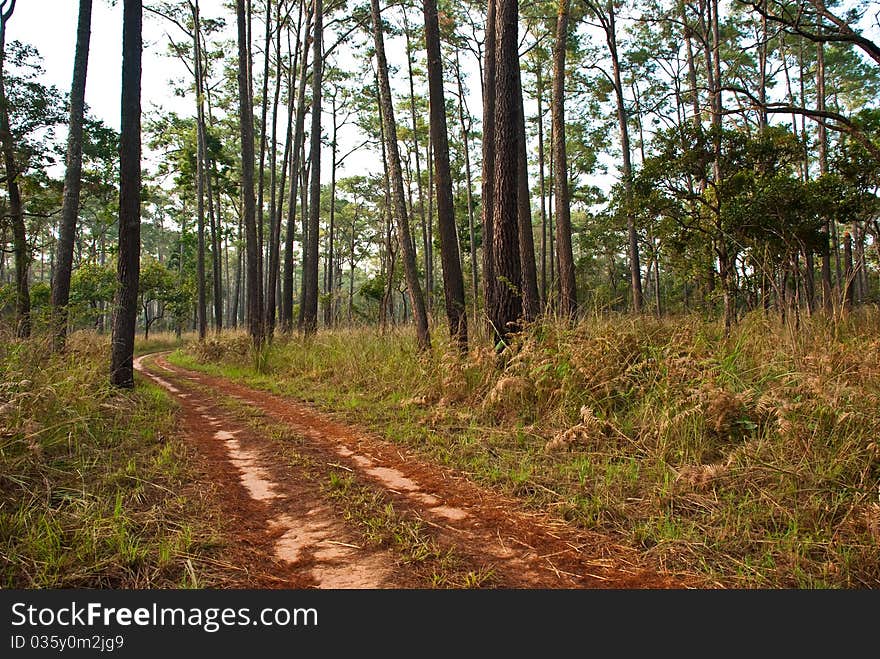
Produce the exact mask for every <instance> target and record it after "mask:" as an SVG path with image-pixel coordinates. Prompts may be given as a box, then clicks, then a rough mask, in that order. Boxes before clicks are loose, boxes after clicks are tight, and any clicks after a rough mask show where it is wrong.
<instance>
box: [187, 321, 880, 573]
mask: <svg viewBox="0 0 880 659" xmlns="http://www.w3.org/2000/svg"><path fill="white" fill-rule="evenodd" d="M878 337H880V314H878V313H877V312H876V311H872V310H865V311H863V312H861V313H859V314H853V315H852V316H850V317H849V318H847V319H845V320H838V321H837V322H831V321H829V320H827V319H823V318H815V319H812V320H808V321H807V320H805V321H804V323H803V324H802V326H801V327H800V328H799V329H798V330H797V331H793V330H792V329H791V328H783V327H780V326H779V325H778V322H776V321H774V320H772V319H767V318H765V317H763V316H762V315H760V314H758V315H753V316H750V317H747V318H746V319H745V320H744V321H743V322H742V323H740V324H739V325H738V326H737V327H736V328H735V329H734V330H733V332H732V333H731V335H730V336H728V337H725V335H724V333H723V328H721V327H720V326H718V325H717V324H714V323H710V322H706V321H704V320H701V319H697V318H693V317H678V318H672V319H664V320H657V319H653V318H648V317H631V316H624V315H620V316H606V317H597V318H592V319H589V320H585V321H582V322H581V323H579V324H578V325H577V326H574V327H569V326H568V325H566V324H561V323H555V322H545V323H541V324H536V325H534V326H532V327H530V328H528V329H527V331H526V332H524V333H523V335H522V337H521V338H520V339H519V340H518V341H517V342H516V343H515V344H514V345H513V346H511V348H510V349H509V350H508V351H506V352H505V353H504V354H503V355H501V356H498V355H496V354H495V353H494V352H493V351H491V350H489V349H488V348H485V349H484V348H482V347H472V349H471V352H470V353H469V354H468V355H466V356H460V355H459V354H458V353H457V351H456V350H455V349H454V347H453V346H452V345H451V344H450V343H449V342H448V340H446V339H445V338H444V337H443V331H442V328H436V330H435V332H434V340H435V346H434V349H433V350H432V351H430V352H428V353H424V354H419V353H418V352H417V351H416V349H415V340H414V336H412V334H411V333H410V332H409V331H408V330H405V329H403V330H395V331H392V332H387V333H385V334H384V335H383V334H380V333H379V332H377V331H376V330H370V329H358V330H338V331H322V332H321V333H319V334H318V335H317V336H316V337H313V338H310V339H303V338H301V337H297V336H294V337H290V338H286V337H277V338H276V339H275V342H274V343H273V345H272V346H271V348H270V349H268V351H267V354H266V355H264V356H262V358H261V362H262V363H261V367H260V369H259V372H258V371H257V370H256V369H255V368H254V359H253V356H252V355H251V354H250V348H249V342H248V340H247V338H246V337H245V336H243V335H227V336H224V337H222V338H219V339H218V338H212V339H209V340H208V341H207V342H205V343H202V344H193V345H192V346H191V347H190V348H189V349H188V350H187V351H185V352H179V353H177V354H176V355H175V356H174V359H175V361H177V362H178V363H179V364H182V365H186V366H195V367H198V368H201V369H203V370H208V371H212V372H215V373H222V374H225V375H227V376H231V377H235V378H238V379H241V380H244V381H247V382H249V383H250V384H252V385H254V386H258V387H262V388H264V389H269V390H272V391H275V392H279V393H284V394H287V395H291V396H295V397H297V398H300V399H304V400H308V401H312V402H314V403H315V404H317V405H318V406H320V407H322V408H324V409H327V410H332V411H335V412H336V413H339V414H342V415H344V416H345V417H347V418H348V419H349V420H352V421H357V422H360V423H363V424H365V425H368V426H369V427H371V428H372V429H374V430H377V431H380V432H382V433H384V435H385V436H386V437H388V438H389V439H391V440H393V441H397V442H401V443H404V444H407V445H408V446H410V447H411V448H415V449H417V450H420V451H421V452H422V453H423V454H425V455H427V456H430V457H431V458H432V459H435V460H437V461H439V462H442V463H444V464H447V465H450V466H453V467H456V468H458V469H460V470H462V471H464V472H466V473H468V474H470V475H471V476H472V477H474V478H476V479H478V480H480V481H482V482H484V483H487V484H490V485H492V486H495V487H499V488H501V489H503V490H504V491H506V492H508V493H510V494H513V495H516V496H518V497H520V498H521V499H522V500H523V501H524V502H525V503H526V504H527V505H529V506H534V507H537V508H542V509H546V510H549V511H551V512H553V513H555V514H557V515H559V516H561V517H563V518H565V519H568V520H570V521H571V522H573V523H575V524H577V525H580V526H582V527H585V528H591V529H597V530H600V531H603V532H607V533H612V534H615V535H616V536H617V537H619V538H622V539H624V540H625V541H627V542H628V543H629V544H631V545H633V546H635V547H637V548H640V549H642V550H643V552H644V554H645V556H646V559H648V560H649V561H653V562H654V563H655V564H656V565H662V566H664V567H666V568H668V569H673V570H680V571H686V572H691V573H699V574H703V575H706V576H709V577H711V578H712V579H715V580H719V581H723V582H725V583H729V584H732V585H736V586H744V587H803V588H819V587H843V588H860V587H870V588H873V587H878V586H880V559H878V556H880V439H878V438H880V398H878V396H880V338H878Z"/></svg>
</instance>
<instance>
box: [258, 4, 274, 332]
mask: <svg viewBox="0 0 880 659" xmlns="http://www.w3.org/2000/svg"><path fill="white" fill-rule="evenodd" d="M265 2H266V35H265V40H264V43H263V93H262V98H261V100H260V108H261V111H260V166H259V170H258V174H257V240H258V242H259V249H258V250H257V258H258V259H259V264H260V285H261V286H262V285H263V284H264V282H265V274H266V273H265V270H264V268H265V265H266V264H265V263H264V261H263V249H264V246H263V243H264V241H263V231H264V225H265V221H266V219H265V208H264V203H263V202H264V196H265V188H266V146H267V145H266V142H267V140H266V137H267V135H266V124H267V122H268V114H269V49H270V48H271V44H272V0H265ZM260 294H261V295H265V291H264V289H263V288H260ZM264 299H265V298H264ZM260 307H261V308H263V307H264V304H263V303H261V304H260ZM263 331H264V332H265V327H264V330H263Z"/></svg>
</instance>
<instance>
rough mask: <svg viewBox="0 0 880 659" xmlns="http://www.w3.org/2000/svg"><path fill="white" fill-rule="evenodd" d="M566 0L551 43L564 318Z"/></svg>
mask: <svg viewBox="0 0 880 659" xmlns="http://www.w3.org/2000/svg"><path fill="white" fill-rule="evenodd" d="M568 17H569V0H559V14H558V16H557V20H556V41H555V43H554V44H553V109H552V115H553V162H554V169H555V184H556V200H555V205H556V251H557V260H558V263H559V275H558V276H559V312H560V313H561V314H562V315H563V316H564V317H567V318H572V317H574V314H575V312H576V310H577V292H576V289H575V278H574V254H573V252H572V246H571V200H570V199H569V195H568V157H567V154H566V146H565V51H566V44H567V42H568Z"/></svg>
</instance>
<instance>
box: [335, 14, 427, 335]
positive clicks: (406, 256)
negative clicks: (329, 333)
mask: <svg viewBox="0 0 880 659" xmlns="http://www.w3.org/2000/svg"><path fill="white" fill-rule="evenodd" d="M319 1H320V0H319ZM370 8H371V15H372V19H373V37H374V39H375V45H376V67H377V75H378V77H379V102H380V105H381V107H382V121H383V123H384V126H385V141H386V143H387V144H386V146H387V155H388V165H389V169H390V172H389V173H390V175H391V184H392V201H393V203H394V211H395V215H396V216H397V218H396V219H397V239H398V243H399V244H400V250H401V252H402V254H403V266H404V274H405V275H406V285H407V288H408V289H409V294H410V298H411V301H412V306H413V315H414V317H415V322H416V334H417V336H418V343H419V349H420V350H428V349H429V348H430V347H431V337H430V333H429V331H428V315H427V312H426V309H425V300H424V298H423V297H422V288H421V285H420V284H419V273H418V270H417V268H416V258H415V250H414V249H413V244H412V238H411V236H410V229H409V218H408V217H407V212H406V195H405V193H404V188H403V171H402V169H401V166H400V151H399V149H398V144H397V123H396V121H395V119H394V107H393V104H392V97H391V84H390V82H389V80H388V63H387V60H386V58H385V38H384V35H383V27H382V16H381V14H380V11H379V0H371V2H370Z"/></svg>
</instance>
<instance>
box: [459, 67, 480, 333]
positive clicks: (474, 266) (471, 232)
mask: <svg viewBox="0 0 880 659" xmlns="http://www.w3.org/2000/svg"><path fill="white" fill-rule="evenodd" d="M455 74H456V80H457V81H458V120H459V123H460V124H461V140H462V143H463V144H464V170H465V175H466V176H467V207H468V239H469V244H470V252H471V286H472V289H473V299H474V315H473V317H474V318H476V317H477V301H478V299H479V290H480V273H479V270H480V268H479V265H478V263H477V235H476V228H475V226H474V199H473V179H472V177H471V155H470V140H469V136H468V129H467V125H466V124H465V116H464V107H465V104H464V85H463V84H462V80H461V65H460V63H459V59H458V50H456V51H455Z"/></svg>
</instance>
